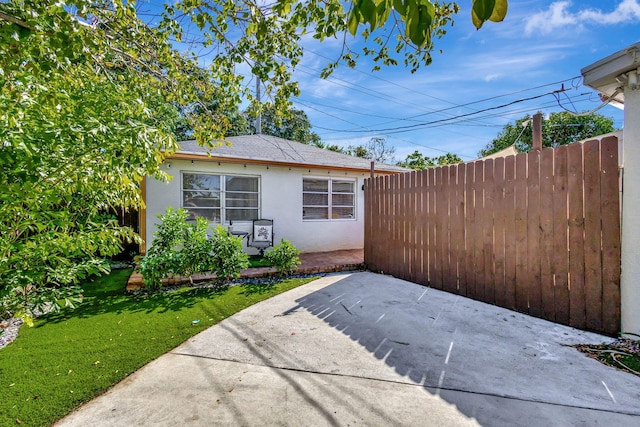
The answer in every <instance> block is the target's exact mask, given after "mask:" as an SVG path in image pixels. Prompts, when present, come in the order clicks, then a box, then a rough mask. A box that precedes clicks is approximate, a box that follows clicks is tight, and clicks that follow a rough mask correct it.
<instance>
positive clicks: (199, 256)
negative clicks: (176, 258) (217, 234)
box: [180, 218, 242, 282]
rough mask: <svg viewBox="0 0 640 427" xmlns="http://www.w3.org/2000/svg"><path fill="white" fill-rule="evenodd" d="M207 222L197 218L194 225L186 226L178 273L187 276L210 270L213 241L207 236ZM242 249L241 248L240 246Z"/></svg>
mask: <svg viewBox="0 0 640 427" xmlns="http://www.w3.org/2000/svg"><path fill="white" fill-rule="evenodd" d="M208 230H209V222H208V221H207V220H206V219H204V218H197V219H196V223H195V225H192V226H188V227H187V229H186V233H185V236H184V244H183V247H182V250H181V251H180V263H181V266H180V274H182V275H185V276H187V277H189V281H191V282H193V281H192V280H191V276H192V275H193V274H196V273H201V272H203V271H208V270H211V269H212V268H211V267H212V261H213V258H212V256H211V252H212V251H213V250H214V242H213V241H212V240H209V238H208V237H207V231H208ZM240 250H242V248H240Z"/></svg>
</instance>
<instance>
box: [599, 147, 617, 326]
mask: <svg viewBox="0 0 640 427" xmlns="http://www.w3.org/2000/svg"><path fill="white" fill-rule="evenodd" d="M601 164H602V171H601V175H600V176H601V180H600V183H601V187H600V188H601V190H600V200H601V216H602V287H603V289H602V307H603V320H602V330H603V331H605V332H607V333H609V334H616V333H617V332H618V331H620V255H621V254H620V193H619V192H618V188H619V182H620V178H619V175H618V140H617V138H615V137H608V138H604V139H603V140H602V147H601Z"/></svg>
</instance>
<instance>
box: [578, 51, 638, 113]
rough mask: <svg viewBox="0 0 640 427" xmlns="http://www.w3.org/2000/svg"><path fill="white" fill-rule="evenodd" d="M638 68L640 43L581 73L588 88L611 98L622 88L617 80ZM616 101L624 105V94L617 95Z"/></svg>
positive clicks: (592, 65) (586, 68)
mask: <svg viewBox="0 0 640 427" xmlns="http://www.w3.org/2000/svg"><path fill="white" fill-rule="evenodd" d="M638 67H640V42H638V43H635V44H633V45H631V46H629V47H628V48H626V49H623V50H621V51H618V52H616V53H614V54H613V55H609V56H607V57H606V58H604V59H601V60H600V61H598V62H595V63H594V64H591V65H589V66H587V67H584V68H583V69H582V70H580V72H581V73H582V76H583V77H584V84H585V85H586V86H589V87H591V88H593V89H595V90H597V91H599V92H601V93H603V94H604V95H606V96H611V95H612V94H613V92H615V91H616V89H617V88H618V87H620V86H621V83H620V82H619V81H618V80H616V78H617V77H619V76H620V75H622V74H624V73H628V72H629V71H631V70H634V69H637V68H638ZM616 100H619V101H621V102H623V103H624V94H623V93H621V94H619V95H617V96H616Z"/></svg>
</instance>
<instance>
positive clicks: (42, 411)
mask: <svg viewBox="0 0 640 427" xmlns="http://www.w3.org/2000/svg"><path fill="white" fill-rule="evenodd" d="M130 273H131V270H119V271H115V272H113V273H112V274H111V275H109V276H105V277H102V278H100V279H98V280H96V281H95V282H93V283H89V284H86V285H85V287H84V288H85V291H86V293H85V301H84V303H83V304H82V305H80V307H78V308H77V309H76V310H74V311H63V312H61V313H56V314H49V315H47V316H45V317H43V318H41V319H38V320H37V321H36V323H35V326H34V327H33V328H29V327H27V326H23V327H22V328H21V329H20V334H19V336H18V338H17V339H16V340H15V341H14V342H13V343H12V344H10V345H8V346H7V347H5V348H3V349H0V425H2V426H5V425H6V426H9V425H19V424H22V425H29V426H32V425H35V426H39V425H49V424H51V423H52V422H54V421H55V420H57V419H59V418H62V417H63V416H64V415H66V414H67V413H69V412H70V411H71V410H73V409H74V408H75V407H77V406H78V405H80V404H82V403H83V402H86V401H88V400H91V399H92V398H93V397H95V396H97V395H99V394H101V393H103V392H104V391H105V390H106V389H108V388H109V387H111V386H113V385H114V384H116V383H117V382H119V381H120V380H122V379H123V378H125V377H126V376H127V375H130V374H131V373H133V372H134V371H136V370H137V369H139V368H140V367H142V366H143V365H145V364H146V363H148V362H150V361H151V360H153V359H155V358H157V357H158V356H160V355H162V354H163V353H166V352H167V351H169V350H171V349H173V348H174V347H176V346H177V345H179V344H180V343H182V342H184V341H185V340H186V339H188V338H189V337H191V336H193V335H195V334H196V333H198V332H200V331H202V330H203V329H206V328H208V327H209V326H211V325H214V324H216V323H218V322H219V321H221V320H222V319H224V318H226V317H228V316H230V315H232V314H234V313H236V312H238V311H240V310H242V309H243V308H245V307H248V306H250V305H252V304H255V303H256V302H259V301H262V300H265V299H267V298H269V297H271V296H274V295H276V294H279V293H281V292H284V291H287V290H289V289H293V288H295V287H297V286H300V285H302V284H305V283H308V282H310V281H311V280H313V278H305V279H290V280H286V281H282V282H278V283H275V284H273V285H265V284H262V285H248V284H247V285H238V286H232V287H229V288H222V289H218V290H213V289H181V290H179V291H176V292H171V293H156V294H150V295H138V296H134V295H128V294H125V293H124V287H125V284H126V281H127V278H128V277H129V274H130ZM194 320H198V321H199V322H196V323H194V322H193V321H194Z"/></svg>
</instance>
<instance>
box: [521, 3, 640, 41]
mask: <svg viewBox="0 0 640 427" xmlns="http://www.w3.org/2000/svg"><path fill="white" fill-rule="evenodd" d="M571 4H572V3H571V2H570V1H565V0H563V1H556V2H554V3H552V4H551V5H550V6H549V9H547V10H545V11H542V12H539V13H536V14H534V15H532V16H531V17H530V18H529V19H528V21H527V24H526V26H525V33H526V34H527V35H531V34H539V33H542V34H548V33H551V32H552V31H554V30H555V29H557V28H563V27H564V28H566V27H576V26H577V27H579V28H580V27H583V26H584V25H586V24H595V25H616V24H625V23H629V22H634V21H640V3H638V0H622V2H621V3H620V4H618V6H617V7H616V8H615V9H614V10H613V11H612V12H603V11H602V10H600V9H585V10H581V11H578V12H575V13H573V12H571V11H570V10H569V7H570V6H571Z"/></svg>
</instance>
